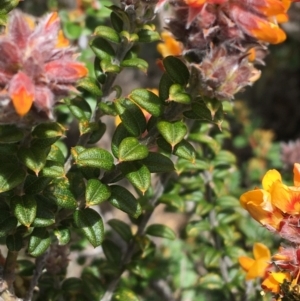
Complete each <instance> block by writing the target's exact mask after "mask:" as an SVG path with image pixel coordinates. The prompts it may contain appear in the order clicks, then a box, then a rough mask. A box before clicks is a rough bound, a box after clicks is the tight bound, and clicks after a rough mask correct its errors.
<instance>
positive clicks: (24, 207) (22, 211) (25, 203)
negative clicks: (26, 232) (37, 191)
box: [12, 194, 37, 228]
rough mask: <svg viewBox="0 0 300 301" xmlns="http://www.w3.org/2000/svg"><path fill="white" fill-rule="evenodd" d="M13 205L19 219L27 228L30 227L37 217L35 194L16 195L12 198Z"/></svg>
mask: <svg viewBox="0 0 300 301" xmlns="http://www.w3.org/2000/svg"><path fill="white" fill-rule="evenodd" d="M12 207H13V211H14V215H15V217H16V218H17V219H18V221H19V222H20V223H21V224H22V225H24V226H26V227H27V228H28V227H30V225H31V223H32V222H33V220H34V219H35V216H36V210H37V204H36V200H35V198H34V196H32V195H26V194H25V195H23V196H15V197H14V198H13V199H12Z"/></svg>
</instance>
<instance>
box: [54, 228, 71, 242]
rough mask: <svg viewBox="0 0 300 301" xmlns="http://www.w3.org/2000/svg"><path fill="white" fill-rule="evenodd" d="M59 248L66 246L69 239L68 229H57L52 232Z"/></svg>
mask: <svg viewBox="0 0 300 301" xmlns="http://www.w3.org/2000/svg"><path fill="white" fill-rule="evenodd" d="M53 233H54V235H55V237H56V238H57V240H58V244H59V245H60V246H64V245H66V244H67V243H68V242H69V241H70V239H71V233H70V229H69V228H67V227H59V228H57V229H55V230H54V231H53Z"/></svg>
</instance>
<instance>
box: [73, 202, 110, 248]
mask: <svg viewBox="0 0 300 301" xmlns="http://www.w3.org/2000/svg"><path fill="white" fill-rule="evenodd" d="M74 222H75V225H76V226H77V228H79V229H80V231H81V232H82V233H83V235H84V236H85V237H86V238H87V239H88V240H89V242H90V243H91V244H92V245H93V247H98V246H100V245H101V243H102V241H103V238H104V226H103V221H102V218H101V216H100V215H99V213H98V212H96V211H95V210H93V209H91V208H86V209H82V210H76V211H75V212H74Z"/></svg>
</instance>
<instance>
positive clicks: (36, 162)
mask: <svg viewBox="0 0 300 301" xmlns="http://www.w3.org/2000/svg"><path fill="white" fill-rule="evenodd" d="M48 152H49V149H47V150H45V149H41V148H38V147H30V148H20V149H19V151H18V157H19V159H20V161H21V162H22V163H23V164H25V165H26V166H27V167H28V168H29V169H30V170H32V171H33V172H35V174H36V175H37V174H38V173H39V172H40V171H41V169H42V168H43V167H44V165H45V163H46V158H47V155H48Z"/></svg>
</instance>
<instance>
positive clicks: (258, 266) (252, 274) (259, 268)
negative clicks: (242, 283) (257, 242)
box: [246, 259, 269, 280]
mask: <svg viewBox="0 0 300 301" xmlns="http://www.w3.org/2000/svg"><path fill="white" fill-rule="evenodd" d="M268 266H269V262H268V261H267V260H265V259H264V260H257V261H255V262H254V264H253V265H252V266H251V268H250V269H249V271H248V273H247V275H246V280H250V279H254V278H257V277H260V278H262V277H263V276H264V275H265V272H266V268H267V267H268Z"/></svg>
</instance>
